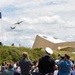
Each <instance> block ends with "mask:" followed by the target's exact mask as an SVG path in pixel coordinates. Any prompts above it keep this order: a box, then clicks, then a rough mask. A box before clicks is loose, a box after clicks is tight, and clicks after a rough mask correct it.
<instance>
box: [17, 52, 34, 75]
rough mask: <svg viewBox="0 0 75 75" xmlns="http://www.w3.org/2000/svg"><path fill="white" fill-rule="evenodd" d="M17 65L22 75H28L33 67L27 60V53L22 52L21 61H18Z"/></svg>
mask: <svg viewBox="0 0 75 75" xmlns="http://www.w3.org/2000/svg"><path fill="white" fill-rule="evenodd" d="M18 65H19V66H20V68H21V74H22V75H30V69H31V67H32V66H33V63H32V62H31V61H30V60H29V56H28V53H27V52H23V59H21V60H20V61H19V63H18Z"/></svg>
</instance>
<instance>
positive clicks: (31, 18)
mask: <svg viewBox="0 0 75 75" xmlns="http://www.w3.org/2000/svg"><path fill="white" fill-rule="evenodd" d="M0 12H1V13H2V19H0V41H1V42H3V44H4V45H11V44H12V43H14V44H15V45H16V46H18V45H19V44H21V45H22V46H25V47H32V45H33V43H34V40H35V37H36V35H37V34H42V35H44V36H52V37H56V38H59V39H61V40H63V41H75V0H0ZM19 21H23V22H22V23H20V24H19V25H18V24H15V23H16V22H19ZM15 26H16V27H15ZM10 27H15V29H11V28H10Z"/></svg>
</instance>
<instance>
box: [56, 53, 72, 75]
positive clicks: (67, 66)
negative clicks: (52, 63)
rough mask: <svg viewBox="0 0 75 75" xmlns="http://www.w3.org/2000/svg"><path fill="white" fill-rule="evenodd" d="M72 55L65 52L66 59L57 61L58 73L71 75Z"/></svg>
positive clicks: (59, 74)
mask: <svg viewBox="0 0 75 75" xmlns="http://www.w3.org/2000/svg"><path fill="white" fill-rule="evenodd" d="M69 59H70V56H69V55H68V54H65V56H64V59H63V60H62V61H59V62H58V63H57V65H58V67H59V71H58V75H71V73H70V71H71V68H72V65H73V64H72V62H71V61H70V60H69Z"/></svg>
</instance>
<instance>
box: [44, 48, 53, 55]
mask: <svg viewBox="0 0 75 75" xmlns="http://www.w3.org/2000/svg"><path fill="white" fill-rule="evenodd" d="M45 51H46V54H49V55H50V54H53V50H52V49H51V48H49V47H46V48H45Z"/></svg>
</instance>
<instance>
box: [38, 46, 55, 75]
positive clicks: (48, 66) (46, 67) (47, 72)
mask: <svg viewBox="0 0 75 75" xmlns="http://www.w3.org/2000/svg"><path fill="white" fill-rule="evenodd" d="M51 54H53V51H52V49H50V48H49V47H46V55H45V56H43V57H41V58H40V59H39V64H38V67H39V72H40V73H41V75H53V72H54V69H55V60H54V59H53V58H52V57H51V56H50V55H51Z"/></svg>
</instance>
